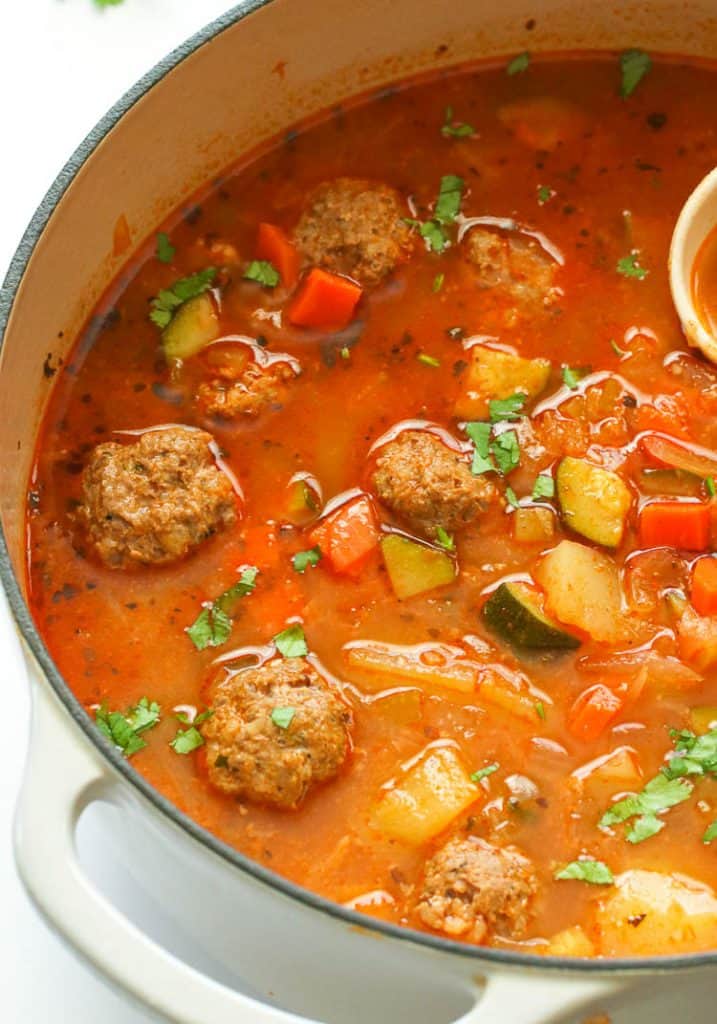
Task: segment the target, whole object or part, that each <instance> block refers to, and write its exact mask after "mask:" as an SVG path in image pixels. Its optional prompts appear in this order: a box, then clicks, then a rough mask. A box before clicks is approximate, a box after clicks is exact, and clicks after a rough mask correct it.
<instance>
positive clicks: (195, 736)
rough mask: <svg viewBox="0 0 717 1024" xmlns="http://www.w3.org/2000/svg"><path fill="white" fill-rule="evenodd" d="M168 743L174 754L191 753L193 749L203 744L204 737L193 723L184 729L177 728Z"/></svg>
mask: <svg viewBox="0 0 717 1024" xmlns="http://www.w3.org/2000/svg"><path fill="white" fill-rule="evenodd" d="M169 745H170V747H171V748H172V750H174V752H175V754H191V752H192V751H193V750H197V748H198V747H202V746H204V737H203V736H202V734H201V733H200V731H199V729H197V727H196V726H195V725H190V726H189V727H188V728H186V729H178V730H177V735H176V736H175V737H174V739H173V740H172V741H171V742H170V744H169Z"/></svg>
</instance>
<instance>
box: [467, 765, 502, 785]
mask: <svg viewBox="0 0 717 1024" xmlns="http://www.w3.org/2000/svg"><path fill="white" fill-rule="evenodd" d="M499 768H500V765H499V764H498V762H497V761H496V762H494V763H493V764H487V765H486V766H485V767H484V768H479V769H478V771H477V772H473V774H472V775H471V782H480V780H481V779H487V778H488V776H489V775H492V774H493V773H494V772H497V771H498V769H499Z"/></svg>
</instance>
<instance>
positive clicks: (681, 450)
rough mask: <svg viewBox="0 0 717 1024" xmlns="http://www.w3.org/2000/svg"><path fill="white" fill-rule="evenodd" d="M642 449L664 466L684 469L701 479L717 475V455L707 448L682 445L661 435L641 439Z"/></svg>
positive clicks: (649, 435)
mask: <svg viewBox="0 0 717 1024" xmlns="http://www.w3.org/2000/svg"><path fill="white" fill-rule="evenodd" d="M640 447H641V448H642V450H643V451H644V452H646V454H647V455H649V456H650V457H651V458H652V459H654V461H655V462H658V463H659V464H660V465H662V466H671V467H672V468H673V469H682V470H684V471H685V472H686V473H694V475H695V476H701V477H707V476H716V475H717V455H715V454H714V452H711V451H709V449H707V448H700V447H698V446H697V445H689V446H688V445H686V444H681V443H680V442H679V441H675V440H673V439H672V438H670V437H663V436H662V435H661V434H648V435H647V437H643V438H641V439H640Z"/></svg>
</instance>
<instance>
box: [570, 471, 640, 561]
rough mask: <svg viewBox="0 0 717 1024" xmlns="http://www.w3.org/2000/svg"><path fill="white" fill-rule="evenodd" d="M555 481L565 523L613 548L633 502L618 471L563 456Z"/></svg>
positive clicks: (622, 530)
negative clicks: (614, 471)
mask: <svg viewBox="0 0 717 1024" xmlns="http://www.w3.org/2000/svg"><path fill="white" fill-rule="evenodd" d="M556 481H557V492H558V502H559V504H560V511H561V513H562V516H563V519H564V521H565V523H566V525H567V526H569V527H570V529H571V530H574V531H575V532H576V533H580V534H582V536H583V537H587V539H588V540H592V541H594V542H595V543H596V544H602V545H603V547H606V548H616V547H617V546H618V545H619V543H620V541H621V540H622V535H623V533H624V532H625V520H626V518H627V513H628V511H629V510H630V506H631V505H632V496H631V494H630V491H629V490H628V489H627V486H626V485H625V484H624V483H623V482H622V480H621V479H620V477H619V476H618V475H617V473H613V472H612V470H610V469H603V468H602V466H595V465H593V464H592V463H591V462H587V461H586V460H585V459H574V458H572V457H571V456H566V457H565V458H564V459H563V460H562V462H561V463H560V465H559V466H558V472H557V474H556Z"/></svg>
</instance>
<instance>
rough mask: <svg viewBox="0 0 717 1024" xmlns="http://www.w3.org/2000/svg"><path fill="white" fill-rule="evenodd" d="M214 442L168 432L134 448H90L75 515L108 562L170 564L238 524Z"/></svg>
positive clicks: (195, 433) (192, 433)
mask: <svg viewBox="0 0 717 1024" xmlns="http://www.w3.org/2000/svg"><path fill="white" fill-rule="evenodd" d="M211 441H212V438H211V435H210V434H205V433H204V432H203V431H199V430H187V429H184V428H182V427H166V428H163V429H161V430H149V431H147V432H146V433H144V434H142V435H141V436H140V438H139V440H138V441H136V443H134V444H126V445H123V444H115V443H112V442H110V443H108V444H101V445H98V446H97V448H95V450H94V451H93V452H92V455H91V457H90V461H89V463H88V465H87V466H86V468H85V471H84V475H83V479H82V488H83V499H84V500H83V504H82V505H81V506H80V508H79V510H78V516H79V520H80V522H81V523H82V525H83V526H84V528H85V531H86V534H87V537H88V538H89V541H90V543H91V544H92V546H93V548H94V550H95V551H96V552H97V554H98V555H99V557H100V558H101V559H102V561H103V562H104V563H105V564H106V565H109V566H111V567H112V568H126V567H127V566H129V565H132V564H136V563H144V564H152V565H161V564H163V563H166V562H174V561H176V560H177V559H179V558H183V557H184V556H185V555H186V554H188V553H189V552H190V551H191V550H192V549H193V548H195V547H196V546H197V545H198V544H201V542H202V541H203V540H206V538H207V537H210V536H211V535H212V534H213V533H216V531H217V530H219V529H221V528H222V527H224V526H229V525H231V523H233V522H234V521H235V519H236V514H237V513H236V499H235V495H234V491H233V489H232V485H231V481H230V480H229V478H228V477H227V476H226V474H224V473H222V472H221V471H220V470H219V469H218V468H217V465H216V462H215V460H214V456H213V455H212V452H211V451H210V448H209V444H210V442H211Z"/></svg>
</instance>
